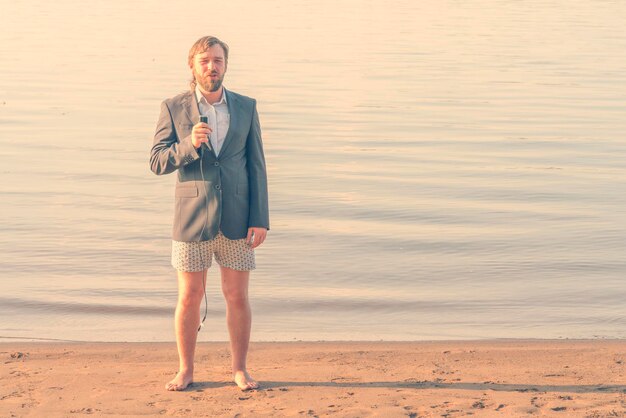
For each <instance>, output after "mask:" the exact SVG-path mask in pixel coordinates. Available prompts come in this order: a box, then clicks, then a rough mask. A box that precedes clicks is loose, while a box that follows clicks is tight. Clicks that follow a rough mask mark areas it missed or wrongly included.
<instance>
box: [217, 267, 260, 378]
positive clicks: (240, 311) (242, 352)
mask: <svg viewBox="0 0 626 418" xmlns="http://www.w3.org/2000/svg"><path fill="white" fill-rule="evenodd" d="M220 270H221V272H222V292H223V293H224V298H225V299H226V323H227V324H228V333H229V334H230V351H231V356H232V367H233V380H234V381H235V383H236V384H237V386H239V388H241V389H242V390H249V389H256V388H258V387H259V384H258V382H257V381H256V380H254V379H253V378H252V377H251V376H250V375H249V374H248V371H247V370H246V357H247V355H248V345H249V343H250V329H251V326H252V313H251V310H250V303H249V301H248V282H249V279H250V272H249V271H238V270H233V269H230V268H228V267H220Z"/></svg>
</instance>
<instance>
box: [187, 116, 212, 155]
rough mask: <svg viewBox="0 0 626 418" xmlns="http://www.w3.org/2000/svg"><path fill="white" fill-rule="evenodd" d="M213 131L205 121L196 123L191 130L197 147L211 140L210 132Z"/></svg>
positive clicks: (192, 139)
mask: <svg viewBox="0 0 626 418" xmlns="http://www.w3.org/2000/svg"><path fill="white" fill-rule="evenodd" d="M211 132H212V131H211V128H210V127H209V125H208V124H206V123H203V122H198V123H196V124H195V125H194V126H193V129H192V130H191V143H192V144H193V146H194V147H196V149H198V148H200V146H201V145H202V144H203V143H204V144H206V143H207V142H209V134H211Z"/></svg>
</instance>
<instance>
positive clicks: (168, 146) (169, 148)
mask: <svg viewBox="0 0 626 418" xmlns="http://www.w3.org/2000/svg"><path fill="white" fill-rule="evenodd" d="M198 158H200V156H199V155H198V151H197V150H196V148H195V147H194V146H193V143H192V142H191V134H189V135H188V136H187V137H185V138H183V139H182V140H179V138H178V135H176V131H175V129H174V121H173V120H172V114H171V112H170V109H169V107H168V105H167V103H166V101H164V102H163V103H161V115H160V116H159V121H158V122H157V127H156V133H155V134H154V141H153V143H152V149H151V150H150V169H151V170H152V172H153V173H154V174H157V175H162V174H169V173H171V172H173V171H175V170H177V169H178V168H180V167H182V166H184V165H187V164H189V163H191V162H194V161H195V160H197V159H198Z"/></svg>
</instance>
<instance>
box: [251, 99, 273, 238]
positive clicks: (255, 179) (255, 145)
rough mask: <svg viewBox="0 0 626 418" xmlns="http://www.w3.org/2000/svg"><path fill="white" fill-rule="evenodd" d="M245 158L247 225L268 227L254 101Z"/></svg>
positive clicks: (263, 163)
mask: <svg viewBox="0 0 626 418" xmlns="http://www.w3.org/2000/svg"><path fill="white" fill-rule="evenodd" d="M246 158H247V166H248V183H249V186H250V197H249V199H250V215H249V218H248V226H249V227H252V226H254V227H263V228H266V229H268V230H269V229H270V219H269V204H268V194H267V172H266V169H265V155H264V154H263V142H262V140H261V124H260V123H259V114H258V113H257V110H256V101H254V104H253V112H252V124H251V126H250V131H249V132H248V138H247V140H246Z"/></svg>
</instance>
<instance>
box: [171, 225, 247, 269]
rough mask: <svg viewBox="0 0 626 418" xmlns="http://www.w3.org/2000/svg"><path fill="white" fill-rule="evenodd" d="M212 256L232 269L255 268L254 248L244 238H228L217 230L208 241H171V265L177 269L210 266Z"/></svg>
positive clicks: (206, 267) (218, 262)
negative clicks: (215, 234)
mask: <svg viewBox="0 0 626 418" xmlns="http://www.w3.org/2000/svg"><path fill="white" fill-rule="evenodd" d="M213 256H215V261H217V264H219V265H220V266H223V267H228V268H231V269H233V270H239V271H250V270H254V269H255V268H256V263H255V259H254V250H253V249H252V247H250V246H249V245H248V244H247V243H246V239H245V238H243V239H235V240H232V239H228V238H226V237H225V236H224V234H222V231H219V233H218V234H217V236H216V237H215V238H213V239H212V240H210V241H195V242H181V241H172V266H173V267H174V268H175V269H176V270H178V271H202V270H206V269H208V268H209V267H211V261H212V260H213Z"/></svg>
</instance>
